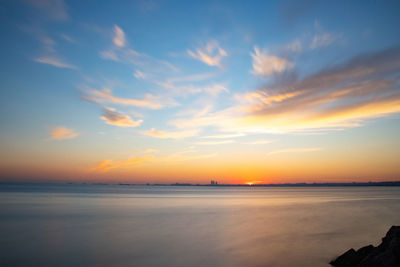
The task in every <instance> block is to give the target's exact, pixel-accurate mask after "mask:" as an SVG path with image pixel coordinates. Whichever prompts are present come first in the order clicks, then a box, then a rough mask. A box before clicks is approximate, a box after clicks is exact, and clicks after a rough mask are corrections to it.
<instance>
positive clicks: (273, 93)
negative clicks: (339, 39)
mask: <svg viewBox="0 0 400 267" xmlns="http://www.w3.org/2000/svg"><path fill="white" fill-rule="evenodd" d="M399 73H400V47H395V48H391V49H386V50H382V51H378V52H373V53H368V54H362V55H359V56H357V57H354V58H351V59H350V60H348V61H347V62H345V63H343V64H340V65H336V66H333V67H329V68H325V69H322V70H320V71H317V72H316V73H315V74H313V75H310V76H308V77H305V78H303V79H297V77H296V76H294V78H293V77H292V78H289V79H284V78H285V76H284V75H283V76H282V77H281V78H280V79H276V80H277V81H278V82H275V83H272V84H270V85H268V86H266V87H265V88H264V89H261V90H257V91H256V92H250V93H247V94H245V95H244V96H243V95H242V96H240V97H237V99H238V105H236V106H232V107H230V108H227V109H225V110H221V111H217V112H214V113H207V114H205V115H204V116H201V117H198V116H196V117H192V118H180V119H175V120H172V121H171V122H170V123H171V124H172V125H174V126H176V127H178V128H180V129H187V128H194V127H197V128H200V127H207V126H215V127H217V128H219V129H220V131H224V132H228V131H229V132H242V133H293V132H304V131H305V130H307V131H309V132H312V131H321V130H325V131H327V130H334V129H338V128H340V129H344V128H347V127H356V126H360V125H362V124H363V122H364V121H365V120H367V119H371V118H376V117H381V116H385V115H389V114H393V113H399V112H400V93H399V92H400V76H399V75H398V74H399ZM276 75H277V74H276Z"/></svg>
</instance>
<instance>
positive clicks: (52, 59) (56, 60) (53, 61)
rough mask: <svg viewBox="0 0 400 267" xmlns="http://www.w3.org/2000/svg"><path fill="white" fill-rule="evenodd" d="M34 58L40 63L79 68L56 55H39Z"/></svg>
mask: <svg viewBox="0 0 400 267" xmlns="http://www.w3.org/2000/svg"><path fill="white" fill-rule="evenodd" d="M33 60H34V61H36V62H38V63H42V64H47V65H51V66H54V67H57V68H67V69H77V67H76V66H74V65H71V64H69V63H66V62H64V61H62V60H61V59H59V58H57V57H54V56H44V57H38V58H35V59H33Z"/></svg>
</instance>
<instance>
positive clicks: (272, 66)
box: [250, 47, 294, 76]
mask: <svg viewBox="0 0 400 267" xmlns="http://www.w3.org/2000/svg"><path fill="white" fill-rule="evenodd" d="M250 55H251V57H252V59H253V73H254V74H257V75H261V76H268V75H272V74H275V73H279V72H283V71H285V70H288V69H291V68H292V67H293V66H294V64H293V63H292V62H289V61H288V60H287V59H285V58H281V57H277V56H273V55H270V54H269V53H268V52H267V51H265V50H264V51H261V50H260V49H259V48H258V47H254V52H251V53H250Z"/></svg>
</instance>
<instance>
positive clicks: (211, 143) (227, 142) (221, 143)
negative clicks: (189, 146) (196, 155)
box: [194, 140, 235, 146]
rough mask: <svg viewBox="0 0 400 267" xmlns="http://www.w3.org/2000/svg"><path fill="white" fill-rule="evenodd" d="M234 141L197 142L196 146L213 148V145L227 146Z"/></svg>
mask: <svg viewBox="0 0 400 267" xmlns="http://www.w3.org/2000/svg"><path fill="white" fill-rule="evenodd" d="M234 142H235V141H234V140H223V141H200V142H195V143H194V144H195V145H201V146H213V145H225V144H232V143H234Z"/></svg>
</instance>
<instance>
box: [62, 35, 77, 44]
mask: <svg viewBox="0 0 400 267" xmlns="http://www.w3.org/2000/svg"><path fill="white" fill-rule="evenodd" d="M60 37H61V38H62V39H64V40H65V41H67V42H69V43H71V44H76V43H77V41H76V40H75V39H74V38H72V37H71V36H69V35H67V34H65V33H62V34H60Z"/></svg>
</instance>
